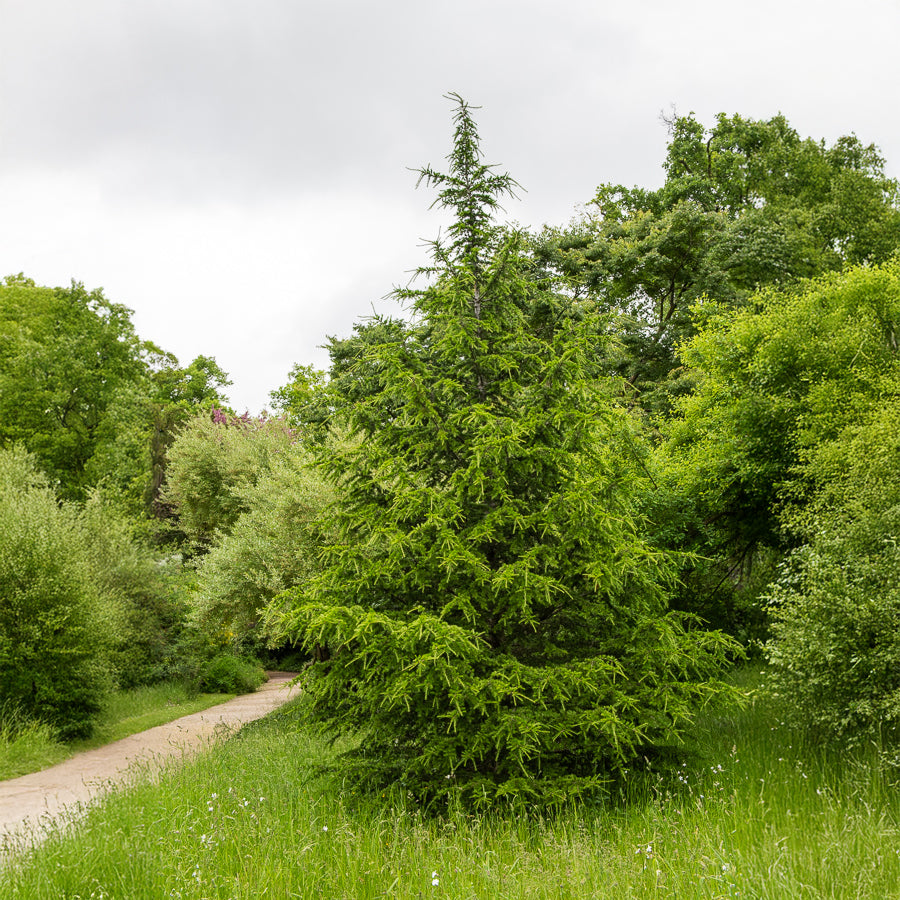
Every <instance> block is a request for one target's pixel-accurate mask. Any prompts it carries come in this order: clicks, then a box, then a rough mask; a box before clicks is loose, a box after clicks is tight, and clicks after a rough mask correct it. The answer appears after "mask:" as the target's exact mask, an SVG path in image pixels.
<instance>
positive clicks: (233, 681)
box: [200, 653, 266, 694]
mask: <svg viewBox="0 0 900 900" xmlns="http://www.w3.org/2000/svg"><path fill="white" fill-rule="evenodd" d="M265 680H266V673H265V672H264V671H263V669H262V667H261V666H260V665H259V664H258V663H256V662H252V661H250V660H248V659H244V658H242V657H240V656H235V655H234V654H231V653H220V654H219V655H218V656H214V657H213V658H212V659H211V660H210V661H209V662H208V663H206V665H205V666H204V667H203V669H202V673H201V676H200V687H201V689H202V690H204V691H208V692H209V693H213V694H249V693H250V692H251V691H255V690H256V689H257V688H258V687H259V686H260V685H261V684H263V682H265Z"/></svg>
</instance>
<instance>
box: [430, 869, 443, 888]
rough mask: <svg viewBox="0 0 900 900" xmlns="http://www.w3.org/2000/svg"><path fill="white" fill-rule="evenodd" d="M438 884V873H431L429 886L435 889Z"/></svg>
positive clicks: (439, 881)
mask: <svg viewBox="0 0 900 900" xmlns="http://www.w3.org/2000/svg"><path fill="white" fill-rule="evenodd" d="M440 883H441V880H440V878H438V873H437V872H432V873H431V886H432V887H437V886H438V885H439V884H440Z"/></svg>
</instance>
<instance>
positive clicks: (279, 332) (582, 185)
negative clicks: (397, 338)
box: [0, 0, 900, 413]
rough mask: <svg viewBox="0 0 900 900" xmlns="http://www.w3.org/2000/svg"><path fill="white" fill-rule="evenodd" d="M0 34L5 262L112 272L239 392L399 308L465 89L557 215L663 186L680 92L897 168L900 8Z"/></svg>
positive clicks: (89, 21) (601, 3) (41, 17)
mask: <svg viewBox="0 0 900 900" xmlns="http://www.w3.org/2000/svg"><path fill="white" fill-rule="evenodd" d="M0 34H2V49H0V276H3V275H7V274H13V273H16V272H20V271H22V272H24V273H25V274H26V275H28V276H30V277H31V278H33V279H35V281H37V282H38V283H39V284H46V285H58V284H62V285H66V284H68V283H69V282H70V281H71V280H72V279H75V280H76V281H81V282H84V284H85V286H86V287H88V288H91V289H92V288H96V287H102V288H103V289H104V292H105V294H106V296H107V297H108V298H110V299H111V300H114V301H116V302H118V303H123V304H125V305H126V306H128V307H130V308H131V309H133V310H134V322H135V326H136V328H137V331H138V334H139V335H140V336H141V337H142V338H145V339H148V340H152V341H154V342H156V343H157V344H159V345H160V346H162V347H163V348H164V349H166V350H169V351H171V352H173V353H175V354H176V355H177V356H178V357H179V359H180V360H181V362H182V363H183V364H187V363H188V362H190V360H191V359H193V358H194V357H196V356H197V355H200V354H204V355H208V356H214V357H215V358H216V360H217V361H218V363H219V364H220V365H221V366H222V367H223V368H224V369H225V370H226V371H227V372H229V373H230V375H231V377H232V379H233V381H234V386H233V388H232V389H231V400H232V404H233V405H234V406H235V407H236V408H237V409H238V411H243V410H244V409H247V408H249V410H250V411H251V412H254V413H255V412H258V411H259V410H260V409H261V408H262V407H264V406H266V405H267V404H268V402H269V400H268V394H269V391H271V390H273V389H274V388H276V387H278V386H280V385H282V384H284V383H285V381H286V379H287V374H288V372H289V370H290V368H291V366H292V365H293V364H294V363H295V362H301V363H312V364H314V365H317V366H319V367H321V368H326V367H327V363H328V358H327V354H326V353H325V351H324V350H322V349H320V345H321V344H322V343H323V342H324V340H325V338H326V335H329V334H334V335H339V336H340V335H346V334H348V333H349V332H350V331H351V329H352V327H353V324H354V322H356V321H357V320H358V319H360V318H361V317H364V316H366V315H370V314H371V313H372V311H373V310H375V311H379V312H385V313H387V312H395V311H396V307H395V306H393V304H392V302H391V301H387V300H383V299H382V298H383V297H384V296H385V295H386V294H387V293H388V292H389V291H390V290H391V288H392V287H393V286H395V285H397V284H405V283H406V280H407V275H406V273H407V272H408V271H409V270H410V269H412V268H414V267H415V266H417V265H421V264H422V263H424V262H425V261H426V254H425V251H424V249H423V248H422V246H421V243H422V241H423V240H427V239H431V238H434V237H435V236H436V234H437V230H438V227H439V224H440V217H439V215H438V214H436V213H434V212H429V211H428V207H429V205H430V203H431V202H432V200H433V199H434V196H433V194H431V193H429V192H428V191H427V190H425V189H420V190H418V191H416V190H415V182H416V176H415V174H414V173H413V172H411V171H410V168H415V167H418V166H422V165H425V164H426V163H430V164H432V165H434V166H436V167H437V168H441V167H442V165H443V163H444V158H445V157H446V155H447V153H448V152H449V150H450V144H451V136H452V127H451V114H452V105H451V104H450V103H449V102H448V101H447V100H446V99H443V95H445V94H446V93H447V92H448V91H455V92H458V93H460V94H461V95H463V96H464V97H465V98H466V99H467V101H469V102H470V103H471V104H473V105H477V106H480V107H482V108H481V110H479V111H478V112H477V114H476V118H477V122H478V125H479V130H480V133H481V137H482V148H483V149H484V151H485V156H486V158H487V161H488V162H496V163H499V164H500V165H501V170H505V171H508V172H509V173H510V174H511V175H512V176H513V177H514V178H515V179H516V180H517V181H518V182H519V183H520V184H521V185H522V186H523V187H524V188H525V189H526V191H527V193H525V194H523V195H522V200H521V201H520V202H517V203H510V204H508V205H507V218H508V219H509V220H513V221H517V222H519V223H521V224H523V225H527V226H533V227H535V228H537V227H539V226H540V225H541V224H543V223H545V222H546V223H551V224H559V225H561V224H564V223H565V222H567V221H568V220H569V219H570V218H571V217H572V216H573V215H574V214H575V212H576V208H577V207H578V205H579V204H583V203H585V202H587V201H588V200H590V199H591V197H592V195H593V194H594V191H595V189H596V187H597V185H598V184H600V183H601V182H608V181H611V182H618V183H625V184H641V185H644V186H657V185H658V184H660V183H661V181H662V175H663V173H662V170H661V164H662V160H663V157H664V153H665V146H666V130H665V127H664V125H663V124H662V123H661V120H660V114H661V113H662V112H666V113H668V112H670V111H671V110H672V108H673V107H674V108H675V110H677V112H678V113H688V112H690V111H694V112H695V113H696V114H697V115H698V117H699V118H700V119H701V120H702V121H704V122H705V123H707V124H711V123H712V121H713V119H714V116H715V114H716V113H717V112H720V111H721V112H726V113H729V114H730V113H740V114H742V115H744V116H749V117H753V118H768V117H769V116H772V115H775V114H776V113H778V112H783V113H784V114H785V115H786V116H787V118H788V120H789V121H790V122H791V124H792V125H793V126H794V127H795V128H796V129H797V130H798V131H799V132H800V134H801V135H802V136H804V137H805V136H811V137H814V138H817V139H818V138H824V139H825V140H826V141H827V142H829V143H830V142H831V141H833V140H834V139H835V138H836V137H838V136H839V135H841V134H846V133H849V132H855V133H856V134H857V136H858V137H859V138H860V139H861V140H863V141H864V142H866V143H869V142H872V143H875V144H877V145H878V146H879V147H880V148H881V150H882V152H883V154H884V155H885V157H886V158H887V170H888V173H889V174H891V175H892V176H894V177H900V116H898V115H897V101H896V97H897V91H898V86H900V52H898V46H900V0H857V2H856V3H855V4H853V5H851V4H850V3H849V2H848V0H842V2H832V0H778V2H771V0H755V2H743V0H741V2H729V0H696V2H694V0H659V2H657V0H630V2H627V0H617V2H615V3H612V2H606V0H567V2H564V3H562V2H560V3H551V2H549V0H543V2H535V0H382V2H380V3H373V2H366V0H331V2H327V3H326V2H321V0H320V2H316V3H311V2H307V0H252V2H250V0H77V2H75V0H0Z"/></svg>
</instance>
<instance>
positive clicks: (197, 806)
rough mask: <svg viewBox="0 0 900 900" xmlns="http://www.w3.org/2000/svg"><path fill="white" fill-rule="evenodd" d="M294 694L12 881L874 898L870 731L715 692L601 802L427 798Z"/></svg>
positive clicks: (317, 890)
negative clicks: (516, 811) (397, 790)
mask: <svg viewBox="0 0 900 900" xmlns="http://www.w3.org/2000/svg"><path fill="white" fill-rule="evenodd" d="M334 752H335V748H334V747H330V746H329V745H328V744H327V742H326V741H324V740H323V739H322V738H320V737H317V736H315V735H314V734H313V733H311V732H310V731H309V730H308V729H307V728H306V727H305V726H304V723H303V706H302V701H301V703H300V704H297V703H294V704H291V705H289V706H287V707H285V708H284V709H283V710H281V711H279V712H277V713H274V714H273V715H271V716H269V717H267V719H265V720H262V721H261V722H259V723H255V724H253V725H251V726H248V727H245V728H244V729H243V730H242V731H241V732H240V733H239V734H238V736H237V737H235V738H233V739H231V740H230V741H228V742H227V743H226V744H225V745H221V746H219V747H218V748H217V749H216V750H215V751H212V752H209V753H206V754H204V755H202V756H201V757H199V758H198V759H196V760H195V761H193V762H191V763H189V764H187V765H185V766H183V767H181V768H177V769H176V768H172V769H170V770H169V771H168V773H167V774H166V775H165V777H163V778H162V779H161V781H160V783H158V784H143V785H139V786H137V787H135V788H133V789H132V790H130V791H120V792H118V793H116V794H114V795H113V796H111V797H110V798H109V799H108V800H107V801H106V802H105V803H104V804H103V805H102V806H100V807H99V808H96V809H94V810H92V811H91V812H90V813H89V815H88V817H87V820H86V821H85V823H84V824H83V825H81V826H79V827H78V828H75V829H71V830H69V831H68V832H67V833H65V834H61V833H58V832H53V833H50V834H49V835H48V836H47V837H46V839H45V840H44V842H43V844H42V845H41V846H40V847H39V848H38V849H36V850H35V851H33V852H32V853H25V852H24V851H23V852H22V853H21V855H19V856H18V857H17V858H15V859H14V860H13V861H11V862H10V863H9V865H8V867H7V870H6V872H5V873H3V874H0V895H2V896H3V897H4V898H10V900H25V898H27V900H41V898H48V900H49V898H53V900H57V898H60V897H67V898H73V900H74V898H76V897H79V898H84V900H87V898H91V897H93V898H97V900H99V898H106V900H114V898H115V900H140V898H146V900H160V898H180V900H201V898H222V900H238V898H246V900H249V898H257V897H272V898H278V900H282V898H291V897H297V898H305V897H324V898H354V900H357V898H359V900H364V898H377V897H391V898H409V900H412V898H424V897H434V898H438V897H441V898H458V900H464V898H465V900H470V898H546V900H550V898H553V900H558V898H585V897H592V898H594V897H600V898H607V897H608V898H616V900H619V898H635V900H636V898H642V900H643V898H657V897H658V898H662V897H679V898H725V897H734V898H737V897H744V898H749V897H753V898H767V900H776V898H777V900H783V898H794V897H798V898H826V897H827V898H843V897H847V898H850V897H854V898H886V897H897V896H900V860H898V850H900V825H898V818H900V816H898V813H900V799H898V791H897V790H896V787H897V781H898V778H897V775H896V770H895V769H894V767H893V765H892V763H891V761H890V756H891V754H890V753H889V752H887V751H886V750H885V749H884V748H880V747H877V746H870V747H868V748H864V749H862V750H860V751H858V752H856V753H855V754H853V755H846V754H843V755H842V754H838V753H832V752H829V751H827V750H825V749H822V748H820V747H818V746H816V745H815V744H813V743H811V742H809V741H807V740H805V739H804V738H802V737H801V736H800V735H799V734H798V733H796V732H794V731H792V730H790V729H789V728H788V727H787V726H786V725H783V724H782V723H781V721H780V719H779V717H778V716H777V713H776V711H774V710H773V709H771V708H770V707H768V706H767V705H766V703H765V702H763V701H762V700H756V701H754V702H753V703H751V705H750V706H749V707H748V708H747V709H744V710H737V709H719V710H713V711H709V712H708V713H707V714H706V715H705V716H704V717H703V719H702V721H700V722H698V723H697V727H696V729H695V730H694V733H693V734H692V736H691V740H690V742H689V743H687V744H686V745H685V746H684V747H683V748H682V750H681V755H680V757H678V758H677V759H675V760H674V761H671V760H670V761H669V762H667V763H666V764H665V766H663V765H662V764H661V763H659V762H654V761H642V763H641V765H640V766H639V767H637V770H636V771H634V772H632V773H629V775H628V776H627V777H626V778H625V779H624V780H623V782H622V784H621V785H619V787H618V788H617V790H616V792H615V794H614V795H613V796H612V797H609V798H608V799H607V801H606V802H604V803H602V804H598V805H596V806H595V807H584V806H582V807H581V808H578V809H572V810H569V811H567V812H566V813H561V814H558V815H556V816H554V817H551V818H540V817H537V816H528V815H521V816H515V817H514V816H492V815H485V816H477V817H476V816H471V815H466V814H464V813H462V812H456V813H451V814H449V815H446V816H443V817H440V818H429V817H426V816H424V815H423V814H422V813H421V811H420V810H418V809H416V808H415V807H414V806H413V805H411V804H410V803H409V802H407V801H406V800H405V799H404V798H403V797H401V796H397V795H394V796H377V797H371V796H360V795H351V794H350V793H349V792H348V791H346V790H345V789H344V785H343V784H342V782H341V779H340V778H339V777H337V776H334V775H326V774H323V773H322V771H321V767H320V764H321V763H322V762H323V761H327V760H329V759H330V758H332V756H333V754H334Z"/></svg>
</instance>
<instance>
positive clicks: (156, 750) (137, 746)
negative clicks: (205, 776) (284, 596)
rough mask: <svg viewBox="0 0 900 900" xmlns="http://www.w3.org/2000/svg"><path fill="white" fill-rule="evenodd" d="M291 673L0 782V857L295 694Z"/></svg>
mask: <svg viewBox="0 0 900 900" xmlns="http://www.w3.org/2000/svg"><path fill="white" fill-rule="evenodd" d="M293 677H294V676H293V674H292V673H288V672H270V673H269V681H267V682H266V683H265V684H264V685H263V686H262V687H261V688H260V689H259V690H258V691H256V692H255V693H252V694H242V695H241V696H240V697H235V698H234V699H233V700H228V701H227V702H225V703H221V704H219V705H218V706H211V707H210V708H209V709H205V710H203V712H198V713H192V714H191V715H189V716H183V717H182V718H180V719H176V720H175V721H173V722H169V723H168V724H167V725H158V726H157V727H156V728H150V729H149V730H147V731H142V732H140V733H138V734H133V735H131V736H130V737H127V738H123V739H122V740H120V741H115V742H114V743H112V744H107V745H106V746H104V747H98V748H97V749H95V750H88V751H86V752H84V753H79V754H78V755H77V756H73V757H71V758H70V759H67V760H66V761H65V762H61V763H59V765H56V766H53V767H52V768H49V769H44V770H43V771H42V772H33V773H32V774H31V775H22V776H21V777H20V778H11V779H9V780H7V781H0V861H2V858H3V856H4V855H5V851H7V850H9V849H12V848H14V847H18V846H21V845H22V844H23V842H24V843H28V842H29V840H33V839H34V838H38V839H39V837H40V834H41V833H42V832H43V831H44V829H45V827H48V826H50V825H51V824H52V823H53V822H54V820H58V819H62V818H63V817H65V818H69V817H70V816H71V814H73V813H76V812H77V811H78V809H79V808H80V807H83V806H84V805H86V804H88V803H91V802H92V801H93V800H96V799H97V798H98V797H99V796H101V795H102V794H103V792H104V791H105V790H106V789H108V788H109V787H112V786H115V785H118V784H122V783H123V782H126V781H128V780H129V779H130V778H134V777H135V776H136V775H140V776H142V777H146V776H147V775H150V774H151V773H152V772H153V771H154V770H155V769H158V768H159V767H160V766H161V765H162V764H163V763H164V762H166V761H167V760H169V759H171V758H172V757H179V756H184V755H186V754H188V753H190V752H192V751H195V750H197V749H199V748H200V747H201V746H203V745H205V744H208V743H209V742H210V741H211V740H214V739H215V738H217V737H219V736H223V735H226V734H230V733H232V732H234V731H237V729H238V728H240V727H241V725H243V724H245V723H246V722H252V721H253V720H254V719H259V718H261V717H262V716H264V715H266V713H269V712H271V711H272V710H273V709H276V708H277V707H279V706H281V705H282V704H283V703H285V702H287V701H288V700H290V699H291V698H293V697H295V696H296V690H295V689H294V688H292V687H291V686H290V685H289V684H288V682H289V681H290V680H291V679H292V678H293Z"/></svg>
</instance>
